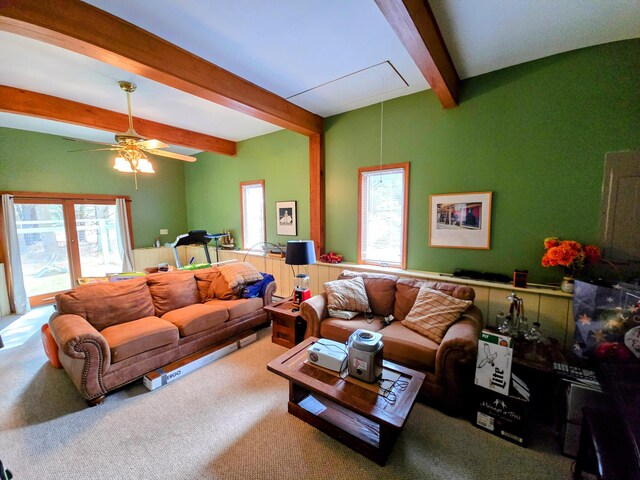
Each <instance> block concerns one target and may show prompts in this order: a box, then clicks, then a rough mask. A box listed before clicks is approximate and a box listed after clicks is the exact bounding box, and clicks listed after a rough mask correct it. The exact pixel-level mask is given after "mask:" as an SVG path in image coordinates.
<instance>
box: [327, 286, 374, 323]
mask: <svg viewBox="0 0 640 480" xmlns="http://www.w3.org/2000/svg"><path fill="white" fill-rule="evenodd" d="M324 291H325V293H326V294H327V308H328V309H329V311H330V313H331V311H337V310H346V311H348V312H366V311H368V310H369V299H368V298H367V292H366V290H365V288H364V280H362V278H361V277H354V278H350V279H346V280H334V281H332V282H326V283H325V284H324ZM332 316H333V314H332ZM339 318H344V316H343V317H339Z"/></svg>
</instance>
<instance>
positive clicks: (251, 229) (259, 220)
mask: <svg viewBox="0 0 640 480" xmlns="http://www.w3.org/2000/svg"><path fill="white" fill-rule="evenodd" d="M240 201H241V202H242V204H241V211H242V248H244V249H245V250H248V249H249V248H251V247H252V246H253V245H255V244H256V243H261V242H264V241H266V239H267V237H266V229H265V223H264V180H257V181H254V182H242V183H241V184H240Z"/></svg>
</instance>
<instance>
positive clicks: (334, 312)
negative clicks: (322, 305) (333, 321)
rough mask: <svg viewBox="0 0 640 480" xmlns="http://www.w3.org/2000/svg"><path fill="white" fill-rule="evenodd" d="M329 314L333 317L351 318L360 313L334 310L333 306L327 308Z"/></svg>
mask: <svg viewBox="0 0 640 480" xmlns="http://www.w3.org/2000/svg"><path fill="white" fill-rule="evenodd" d="M327 310H329V316H330V317H333V318H341V319H343V320H351V319H352V318H353V317H357V316H358V315H360V313H359V312H350V311H348V310H334V309H333V308H328V309H327Z"/></svg>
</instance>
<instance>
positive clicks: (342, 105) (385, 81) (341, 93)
mask: <svg viewBox="0 0 640 480" xmlns="http://www.w3.org/2000/svg"><path fill="white" fill-rule="evenodd" d="M408 87H409V84H408V83H407V82H406V80H405V79H404V78H403V77H402V76H401V75H400V74H399V73H398V72H397V70H396V69H395V68H394V67H393V65H392V64H391V63H390V62H389V61H386V62H382V63H379V64H377V65H373V66H371V67H367V68H364V69H362V70H359V71H357V72H353V73H350V74H348V75H345V76H344V77H340V78H337V79H335V80H332V81H330V82H327V83H324V84H322V85H318V86H317V87H314V88H311V89H309V90H305V91H304V92H300V93H297V94H295V95H292V96H290V97H288V98H287V100H290V101H291V102H292V103H295V104H296V105H298V106H300V107H302V108H304V109H306V110H309V111H311V112H314V113H316V114H318V115H320V116H322V117H327V116H330V115H336V114H338V113H342V112H346V111H349V110H354V109H356V108H360V107H365V106H367V105H373V104H374V103H378V102H381V101H382V100H386V99H390V98H394V97H397V96H399V95H398V94H397V92H398V90H402V89H405V88H408ZM407 93H411V92H409V91H407Z"/></svg>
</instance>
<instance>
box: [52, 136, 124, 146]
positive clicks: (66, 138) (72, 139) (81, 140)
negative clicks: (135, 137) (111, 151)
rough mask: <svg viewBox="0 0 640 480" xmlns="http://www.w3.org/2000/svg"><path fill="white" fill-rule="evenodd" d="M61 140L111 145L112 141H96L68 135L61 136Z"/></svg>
mask: <svg viewBox="0 0 640 480" xmlns="http://www.w3.org/2000/svg"><path fill="white" fill-rule="evenodd" d="M62 139H63V140H68V141H70V142H83V143H93V144H95V145H112V146H113V143H105V142H96V141H94V140H84V139H81V138H70V137H62Z"/></svg>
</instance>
